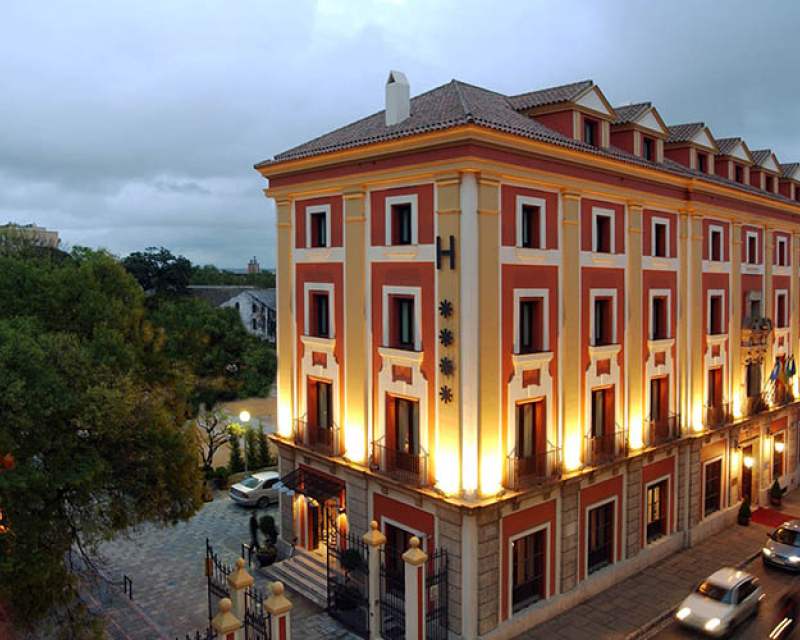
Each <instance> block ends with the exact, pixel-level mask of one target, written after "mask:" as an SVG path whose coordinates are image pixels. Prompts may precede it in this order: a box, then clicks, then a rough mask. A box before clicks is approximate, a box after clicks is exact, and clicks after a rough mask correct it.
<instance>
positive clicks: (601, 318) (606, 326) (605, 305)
mask: <svg viewBox="0 0 800 640" xmlns="http://www.w3.org/2000/svg"><path fill="white" fill-rule="evenodd" d="M612 339H613V336H612V318H611V298H595V299H594V345H595V346H601V345H604V344H611V340H612Z"/></svg>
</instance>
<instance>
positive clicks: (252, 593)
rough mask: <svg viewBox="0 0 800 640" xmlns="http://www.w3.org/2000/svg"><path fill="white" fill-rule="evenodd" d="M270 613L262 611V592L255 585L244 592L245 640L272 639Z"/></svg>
mask: <svg viewBox="0 0 800 640" xmlns="http://www.w3.org/2000/svg"><path fill="white" fill-rule="evenodd" d="M270 622H271V620H270V614H269V612H268V611H264V594H263V593H262V592H261V591H259V589H258V588H257V587H255V586H250V587H248V588H247V589H245V592H244V637H245V640H272V628H271V625H270Z"/></svg>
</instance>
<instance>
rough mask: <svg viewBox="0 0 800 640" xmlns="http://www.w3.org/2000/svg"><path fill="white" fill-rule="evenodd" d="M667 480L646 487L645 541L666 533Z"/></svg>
mask: <svg viewBox="0 0 800 640" xmlns="http://www.w3.org/2000/svg"><path fill="white" fill-rule="evenodd" d="M667 497H668V496H667V481H666V480H662V481H661V482H659V483H658V484H654V485H650V486H649V487H647V542H652V541H653V540H656V539H657V538H660V537H661V536H663V535H666V533H667Z"/></svg>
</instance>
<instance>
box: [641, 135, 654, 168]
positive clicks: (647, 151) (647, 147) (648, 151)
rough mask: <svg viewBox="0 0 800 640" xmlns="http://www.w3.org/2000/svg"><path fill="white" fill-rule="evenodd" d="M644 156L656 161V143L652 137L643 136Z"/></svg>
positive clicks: (646, 158)
mask: <svg viewBox="0 0 800 640" xmlns="http://www.w3.org/2000/svg"><path fill="white" fill-rule="evenodd" d="M642 157H643V158H644V159H645V160H650V161H651V162H655V159H656V144H655V140H653V139H652V138H646V137H644V136H643V137H642Z"/></svg>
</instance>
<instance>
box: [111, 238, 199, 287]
mask: <svg viewBox="0 0 800 640" xmlns="http://www.w3.org/2000/svg"><path fill="white" fill-rule="evenodd" d="M122 264H123V266H124V267H125V270H126V271H127V272H128V273H130V274H131V275H132V276H133V277H134V278H136V280H137V281H138V282H139V284H140V285H142V289H144V290H145V291H147V292H153V293H163V294H168V295H180V294H184V293H186V288H187V286H188V284H189V278H190V277H191V275H192V263H191V262H190V261H189V260H188V258H184V257H183V256H174V255H172V252H171V251H170V250H169V249H165V248H164V247H160V248H156V247H147V248H146V249H145V250H144V251H136V252H134V253H131V254H130V255H129V256H128V257H127V258H125V259H124V260H123V261H122Z"/></svg>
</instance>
